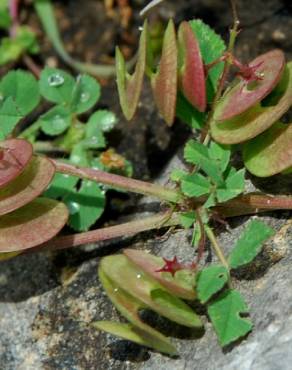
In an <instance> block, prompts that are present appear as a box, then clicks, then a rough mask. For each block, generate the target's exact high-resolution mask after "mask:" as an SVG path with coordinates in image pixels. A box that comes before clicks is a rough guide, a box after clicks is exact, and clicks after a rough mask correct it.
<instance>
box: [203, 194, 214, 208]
mask: <svg viewBox="0 0 292 370" xmlns="http://www.w3.org/2000/svg"><path fill="white" fill-rule="evenodd" d="M216 203H217V201H216V193H215V192H212V193H211V194H209V196H208V199H207V200H206V202H205V203H204V208H210V207H214V206H215V205H216Z"/></svg>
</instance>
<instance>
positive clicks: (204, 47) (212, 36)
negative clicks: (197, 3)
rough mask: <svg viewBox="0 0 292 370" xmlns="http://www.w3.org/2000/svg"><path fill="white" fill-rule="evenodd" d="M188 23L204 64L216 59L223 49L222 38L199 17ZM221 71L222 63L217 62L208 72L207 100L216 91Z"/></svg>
mask: <svg viewBox="0 0 292 370" xmlns="http://www.w3.org/2000/svg"><path fill="white" fill-rule="evenodd" d="M189 23H190V25H191V27H192V29H193V31H194V33H195V34H196V37H197V39H198V42H199V45H200V51H201V54H202V58H203V60H204V64H208V63H211V62H213V61H214V60H216V59H218V58H219V57H220V56H221V55H222V54H223V52H224V50H225V44H224V41H223V40H222V38H221V37H220V36H219V35H217V34H216V33H215V32H214V31H213V30H212V29H211V28H210V27H209V26H208V25H207V24H205V23H203V22H202V21H201V20H199V19H197V20H193V21H190V22H189ZM222 71H223V63H218V64H217V65H216V66H215V67H213V68H211V69H210V71H209V72H208V79H207V92H208V101H210V100H211V99H212V97H213V95H214V92H215V91H216V88H217V83H218V80H219V77H220V76H221V73H222Z"/></svg>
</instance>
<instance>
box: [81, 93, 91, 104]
mask: <svg viewBox="0 0 292 370" xmlns="http://www.w3.org/2000/svg"><path fill="white" fill-rule="evenodd" d="M89 99H90V94H89V93H88V92H83V93H82V94H81V96H80V101H81V103H87V102H88V100H89Z"/></svg>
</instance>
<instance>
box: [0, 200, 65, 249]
mask: <svg viewBox="0 0 292 370" xmlns="http://www.w3.org/2000/svg"><path fill="white" fill-rule="evenodd" d="M67 219H68V210H67V208H66V206H65V205H64V204H63V203H60V202H57V201H55V200H53V199H46V198H37V199H34V200H33V201H32V202H31V203H29V204H27V205H26V206H24V207H22V208H19V209H17V210H16V211H14V212H11V213H8V214H7V215H4V216H1V217H0V252H16V251H21V250H25V249H29V248H33V247H36V246H37V245H39V244H42V243H44V242H46V241H47V240H49V239H51V238H53V237H54V236H55V235H56V234H57V233H58V232H59V231H60V230H61V229H62V228H63V226H64V225H65V223H66V221H67Z"/></svg>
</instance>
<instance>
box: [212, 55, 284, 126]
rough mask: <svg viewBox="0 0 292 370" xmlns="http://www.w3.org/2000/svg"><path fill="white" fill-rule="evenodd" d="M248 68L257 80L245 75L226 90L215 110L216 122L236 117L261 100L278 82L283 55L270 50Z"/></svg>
mask: <svg viewBox="0 0 292 370" xmlns="http://www.w3.org/2000/svg"><path fill="white" fill-rule="evenodd" d="M248 67H249V68H250V71H251V73H253V74H255V76H257V77H258V80H257V81H254V80H253V78H250V76H247V75H246V78H240V80H239V82H238V83H237V84H236V85H235V86H233V87H231V88H229V89H227V90H226V92H225V94H224V95H223V97H222V99H221V101H220V102H219V104H218V106H217V108H216V111H215V114H214V119H215V120H216V121H225V120H229V119H231V118H233V117H235V116H238V115H239V114H241V113H243V112H245V111H246V110H247V109H249V108H251V107H252V106H253V105H255V104H256V103H258V102H260V101H261V100H263V99H264V98H265V97H266V96H267V95H268V94H269V93H270V92H271V91H272V90H273V88H274V87H275V86H276V85H277V83H278V82H279V81H280V78H281V76H282V73H283V71H284V67H285V56H284V53H283V52H282V51H281V50H278V49H276V50H272V51H270V52H268V53H265V54H263V55H260V56H259V57H257V58H256V59H254V60H253V61H252V62H251V63H249V65H248ZM246 68H247V67H246ZM219 124H220V123H219Z"/></svg>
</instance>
